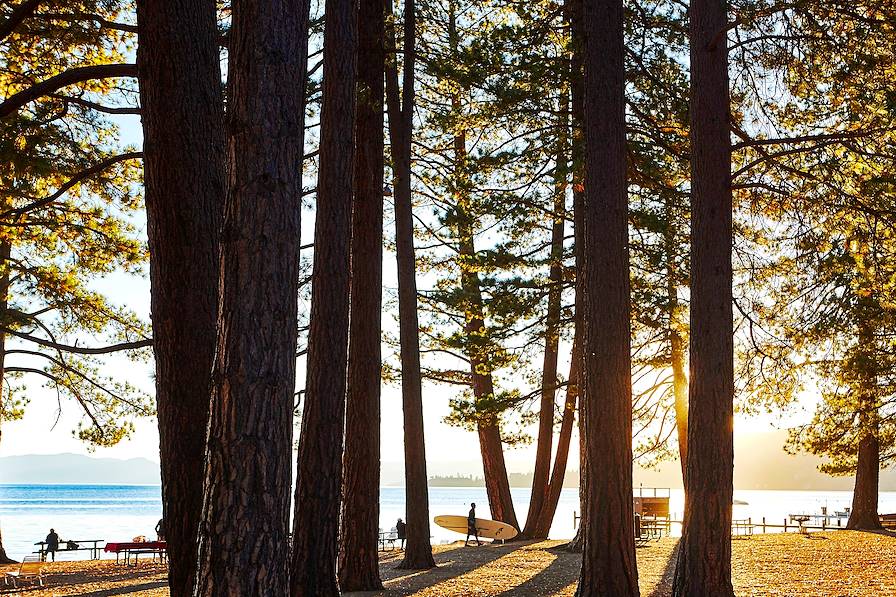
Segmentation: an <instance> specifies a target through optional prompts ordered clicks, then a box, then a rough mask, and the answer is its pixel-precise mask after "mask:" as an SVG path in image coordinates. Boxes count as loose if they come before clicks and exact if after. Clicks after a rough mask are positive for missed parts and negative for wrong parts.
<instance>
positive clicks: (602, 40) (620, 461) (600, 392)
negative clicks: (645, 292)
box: [577, 0, 639, 597]
mask: <svg viewBox="0 0 896 597" xmlns="http://www.w3.org/2000/svg"><path fill="white" fill-rule="evenodd" d="M623 12H624V11H623V3H622V0H585V2H584V25H585V31H586V35H585V45H584V49H585V52H584V67H585V68H584V70H585V107H586V110H585V120H584V124H585V196H584V205H583V211H584V213H583V215H582V218H581V220H582V223H583V225H584V229H583V230H582V235H581V237H582V239H583V240H584V247H583V248H584V251H583V266H584V267H583V271H582V275H583V278H584V279H583V280H582V303H583V305H582V306H583V309H582V323H583V336H582V353H583V358H584V360H583V366H582V382H583V385H584V387H585V391H584V401H583V402H584V403H585V405H586V406H585V410H584V413H583V419H584V422H585V424H584V431H585V436H584V437H585V468H586V469H587V474H586V485H585V487H586V494H585V497H586V504H585V506H586V507H585V510H586V511H587V515H586V516H587V517H588V520H589V521H591V524H588V525H587V526H586V527H584V529H585V544H584V551H583V554H582V573H581V576H580V578H579V587H578V592H577V594H578V595H579V596H581V597H585V596H592V595H613V596H616V597H620V596H624V595H638V594H639V592H638V571H637V567H636V563H635V538H634V528H633V527H634V512H633V506H632V394H631V392H632V387H631V299H630V288H629V285H630V283H629V254H628V189H627V183H626V149H625V72H624V66H623V64H624V60H623V56H624V53H625V46H624V43H623ZM598 521H599V522H598Z"/></svg>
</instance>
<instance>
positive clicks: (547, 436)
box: [521, 91, 569, 538]
mask: <svg viewBox="0 0 896 597" xmlns="http://www.w3.org/2000/svg"><path fill="white" fill-rule="evenodd" d="M558 103H559V106H558V109H557V112H558V114H560V122H559V131H560V132H559V134H558V138H557V145H558V150H557V156H556V159H555V164H554V190H555V195H554V205H553V212H554V213H553V222H552V226H551V264H550V274H549V275H548V284H549V285H550V288H549V289H548V308H547V314H546V318H545V330H544V360H543V362H542V367H541V405H540V408H539V413H538V439H537V440H536V447H535V471H534V474H533V475H532V492H531V494H530V497H529V512H528V513H527V514H526V526H525V528H524V529H523V532H522V533H521V534H522V536H523V537H526V538H531V537H533V534H534V533H535V528H536V526H537V524H538V519H539V517H540V515H541V511H542V509H543V508H544V505H545V502H546V500H547V499H548V494H549V492H550V487H549V485H550V468H551V450H552V448H553V442H554V399H555V397H556V393H557V355H558V351H559V348H560V311H561V304H560V303H561V298H562V295H563V237H564V234H565V231H564V228H565V226H564V225H565V223H566V186H567V174H568V165H567V157H566V151H567V133H566V131H567V126H568V123H569V117H568V114H567V112H568V110H569V100H568V95H567V94H566V92H565V91H564V92H563V93H561V95H560V100H559V102H558ZM565 413H566V410H565V408H564V416H565ZM564 466H565V464H564ZM561 485H562V481H561ZM555 508H556V506H555ZM551 517H552V518H553V512H552V513H551Z"/></svg>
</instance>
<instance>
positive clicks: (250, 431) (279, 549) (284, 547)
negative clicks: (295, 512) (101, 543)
mask: <svg viewBox="0 0 896 597" xmlns="http://www.w3.org/2000/svg"><path fill="white" fill-rule="evenodd" d="M307 32H308V5H307V4H303V3H292V2H273V3H271V2H258V1H256V0H236V1H235V2H233V5H232V26H231V29H230V35H229V46H228V49H229V57H228V67H229V72H228V89H227V97H228V105H227V127H228V140H227V143H228V146H227V151H228V158H229V164H228V173H227V197H226V202H225V206H224V224H223V228H222V236H221V286H220V300H219V325H218V334H217V349H216V353H215V354H216V358H215V366H214V375H213V391H212V402H211V408H210V412H211V417H210V421H209V431H208V445H207V453H206V468H205V488H204V498H203V515H202V522H201V524H200V533H199V555H198V571H197V582H196V588H195V591H194V593H195V594H196V595H205V596H211V595H221V594H239V595H271V596H274V595H276V596H278V597H282V596H283V595H286V594H287V593H288V591H289V583H288V577H289V574H288V572H289V570H288V560H289V558H288V555H289V554H288V545H289V542H288V540H289V528H288V524H289V506H290V499H289V497H290V496H289V493H290V485H291V483H290V469H291V468H292V467H291V465H290V460H291V452H292V451H291V447H292V415H293V408H294V405H293V393H294V391H295V369H296V330H297V328H298V319H297V296H298V284H299V230H300V228H299V218H300V212H299V205H300V202H299V199H300V197H301V179H300V176H301V175H300V173H301V165H302V145H303V142H302V141H303V128H304V119H303V116H304V114H303V98H304V81H305V74H306V63H307V48H308V44H307V41H308V39H307ZM340 399H341V398H340ZM340 443H341V442H340ZM337 478H338V477H337ZM334 561H335V554H334ZM334 563H335V562H334Z"/></svg>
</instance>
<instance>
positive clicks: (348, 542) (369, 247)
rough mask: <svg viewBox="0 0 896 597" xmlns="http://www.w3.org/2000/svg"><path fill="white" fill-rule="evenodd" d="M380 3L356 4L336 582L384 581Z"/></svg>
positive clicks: (374, 584)
mask: <svg viewBox="0 0 896 597" xmlns="http://www.w3.org/2000/svg"><path fill="white" fill-rule="evenodd" d="M384 25H385V21H384V10H383V3H382V2H381V1H380V0H367V1H364V2H361V3H360V6H359V11H358V98H357V108H356V110H357V120H356V123H355V140H356V141H355V142H356V156H355V160H356V161H355V174H354V198H353V203H352V245H351V314H350V328H349V355H348V386H347V392H346V413H345V454H344V456H343V477H342V491H343V503H342V524H341V525H340V529H339V532H340V538H339V587H340V588H341V589H342V590H343V591H375V590H380V589H382V588H383V584H382V581H380V573H379V552H378V547H379V518H380V516H379V491H380V383H381V381H382V380H381V377H382V354H381V350H382V349H381V340H382V338H381V336H382V333H381V330H382V286H383V168H384V163H383V162H384V156H383V93H384V89H383V74H384V72H385V70H384V69H385V52H384V43H385V27H384Z"/></svg>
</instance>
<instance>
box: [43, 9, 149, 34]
mask: <svg viewBox="0 0 896 597" xmlns="http://www.w3.org/2000/svg"><path fill="white" fill-rule="evenodd" d="M37 17H38V18H41V19H47V20H53V21H65V22H69V23H72V22H75V23H76V22H79V21H93V22H94V23H96V24H97V25H99V26H100V27H102V28H103V29H112V30H114V31H124V32H125V33H137V32H138V29H137V25H131V24H130V23H119V22H116V21H110V20H109V19H105V18H103V17H101V16H100V15H95V14H91V13H87V12H73V13H57V12H42V13H40V14H38V15H37Z"/></svg>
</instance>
